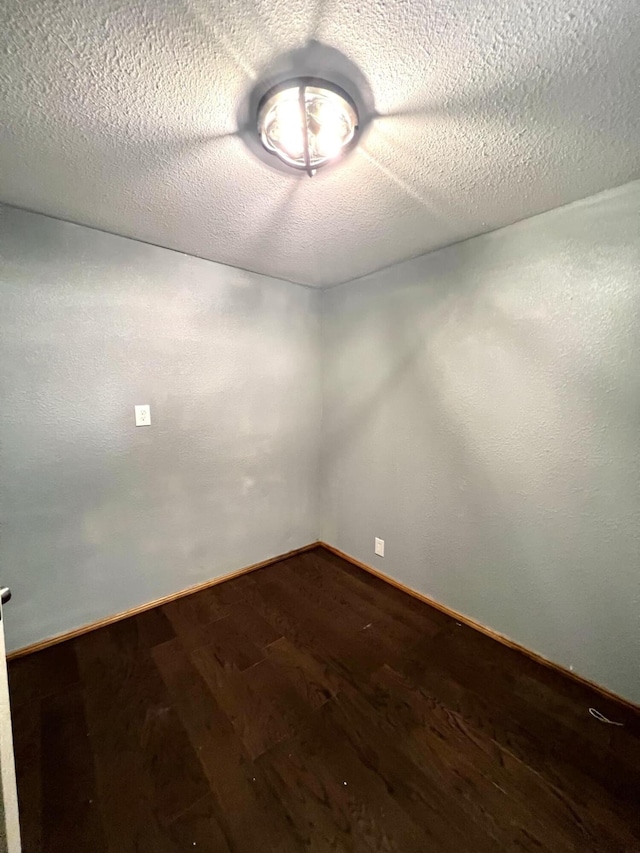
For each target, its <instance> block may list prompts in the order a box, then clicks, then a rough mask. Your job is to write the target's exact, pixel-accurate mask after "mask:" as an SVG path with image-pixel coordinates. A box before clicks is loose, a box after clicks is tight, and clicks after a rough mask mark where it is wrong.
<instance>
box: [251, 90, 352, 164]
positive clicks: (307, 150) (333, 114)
mask: <svg viewBox="0 0 640 853" xmlns="http://www.w3.org/2000/svg"><path fill="white" fill-rule="evenodd" d="M357 128H358V115H357V113H356V109H355V106H354V105H353V104H352V103H351V102H350V101H349V99H348V97H347V95H346V93H342V92H341V91H338V90H337V89H335V88H333V87H331V86H330V85H329V84H327V86H326V87H325V86H323V85H322V83H321V81H316V80H314V81H313V82H312V83H309V82H305V81H304V80H300V81H292V82H291V84H290V85H285V86H284V87H280V88H278V90H277V91H275V92H272V93H268V94H267V95H266V96H265V98H264V99H263V101H262V103H261V105H260V109H259V111H258V132H259V134H260V139H261V140H262V144H263V145H264V147H265V148H266V149H267V151H271V152H272V153H273V154H275V155H276V156H277V157H279V158H280V159H281V160H282V161H283V163H287V165H289V166H293V167H294V168H295V169H304V170H305V171H307V172H308V173H309V174H310V175H312V174H313V173H314V172H315V170H316V169H318V168H319V167H320V166H324V165H325V163H328V162H329V161H330V160H333V159H334V158H335V157H337V156H338V155H339V154H340V153H341V152H342V151H343V150H344V149H345V148H346V146H348V145H349V143H350V142H351V141H352V140H353V138H354V136H355V132H356V130H357Z"/></svg>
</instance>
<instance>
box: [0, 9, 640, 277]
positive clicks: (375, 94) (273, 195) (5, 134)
mask: <svg viewBox="0 0 640 853" xmlns="http://www.w3.org/2000/svg"><path fill="white" fill-rule="evenodd" d="M316 42H319V43H320V46H319V47H318V46H317V45H316V46H315V48H314V46H313V43H316ZM310 43H311V45H312V46H311V47H310V48H309V47H308V46H309V44H310ZM305 46H307V47H305ZM291 52H293V54H292V53H291ZM283 55H284V56H285V59H282V58H281V57H283ZM341 56H343V57H344V60H342V59H341V58H340V57H341ZM639 56H640V11H639V9H638V0H574V2H571V0H526V2H525V0H466V2H459V0H386V2H384V0H262V2H255V0H217V2H211V0H209V2H204V0H146V2H141V0H93V2H88V0H39V2H24V0H4V3H3V4H2V7H1V8H0V201H4V202H6V203H9V204H13V205H17V206H20V207H25V208H28V209H31V210H36V211H40V212H42V213H47V214H50V215H52V216H57V217H61V218H64V219H70V220H72V221H75V222H80V223H83V224H86V225H91V226H94V227H97V228H101V229H104V230H107V231H112V232H115V233H118V234H123V235H127V236H130V237H135V238H138V239H140V240H146V241H149V242H151V243H157V244H159V245H162V246H168V247H170V248H174V249H178V250H181V251H183V252H188V253H191V254H194V255H199V256H201V257H205V258H210V259H212V260H215V261H221V262H223V263H227V264H233V265H234V266H240V267H244V268H247V269H251V270H256V271H258V272H262V273H266V274H270V275H274V276H280V277H282V278H286V279H290V280H292V281H298V282H302V283H307V284H313V285H327V284H333V283H337V282H341V281H346V280H348V279H350V278H354V277H357V276H360V275H363V274H365V273H367V272H370V271H372V270H374V269H377V268H379V267H382V266H386V265H389V264H391V263H394V262H395V261H398V260H401V259H404V258H407V257H410V256H413V255H417V254H420V253H422V252H427V251H429V250H431V249H434V248H436V247H439V246H442V245H445V244H447V243H452V242H455V241H457V240H461V239H464V238H466V237H469V236H471V235H473V234H477V233H479V232H482V231H488V230H491V229H494V228H496V227H499V226H501V225H505V224H507V223H510V222H513V221H515V220H518V219H522V218H524V217H526V216H529V215H531V214H534V213H537V212H540V211H542V210H545V209H548V208H551V207H556V206H558V205H561V204H564V203H565V202H568V201H572V200H574V199H576V198H579V197H583V196H586V195H589V194H591V193H594V192H597V191H598V190H601V189H603V188H605V187H610V186H614V185H616V184H620V183H623V182H625V181H627V180H630V179H632V178H635V177H637V176H638V175H640V61H639ZM305 57H306V58H305ZM274 63H275V71H274ZM287 65H288V66H290V67H291V68H292V70H298V69H299V70H300V71H306V72H310V73H318V74H321V75H322V74H323V73H324V74H325V76H328V77H334V78H335V77H340V76H341V75H342V76H343V77H345V78H351V82H352V83H353V82H354V81H355V82H357V83H358V88H359V89H360V90H361V97H362V99H363V109H364V110H365V111H367V110H369V111H370V110H371V109H374V110H375V113H376V114H377V115H378V116H379V117H377V118H375V119H373V120H372V121H371V122H369V124H368V127H367V128H366V130H365V132H364V133H363V135H362V137H361V140H360V144H359V145H358V146H357V147H356V148H355V149H354V150H353V151H352V152H351V153H350V154H349V155H348V156H347V157H346V158H345V159H344V160H343V161H342V162H340V163H339V164H337V165H335V166H333V167H331V168H329V169H327V170H326V171H324V172H320V173H319V174H318V175H317V176H316V177H315V178H313V179H309V178H308V177H306V176H304V175H299V174H283V173H281V172H279V171H278V170H277V169H274V168H272V167H271V166H270V165H269V164H268V163H266V162H264V159H261V157H259V156H256V153H255V152H254V150H252V147H251V145H248V144H247V133H246V131H244V132H243V127H245V120H246V116H247V115H249V114H250V108H251V104H252V103H253V102H252V101H251V93H252V92H254V93H255V91H256V87H258V89H259V87H260V83H261V82H262V81H265V80H268V79H269V78H270V75H271V76H273V74H274V73H276V72H277V71H278V70H282V68H284V67H286V66H287ZM354 69H359V72H360V75H361V76H359V75H358V73H356V72H355V70H354Z"/></svg>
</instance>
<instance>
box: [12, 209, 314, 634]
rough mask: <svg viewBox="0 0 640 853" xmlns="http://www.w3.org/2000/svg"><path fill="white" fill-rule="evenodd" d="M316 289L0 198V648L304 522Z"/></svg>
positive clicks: (135, 599)
mask: <svg viewBox="0 0 640 853" xmlns="http://www.w3.org/2000/svg"><path fill="white" fill-rule="evenodd" d="M317 300H318V294H317V293H315V292H313V291H311V290H308V289H306V288H303V287H300V286H297V285H292V284H287V283H285V282H280V281H276V280H273V279H269V278H264V277H261V276H258V275H255V274H252V273H245V272H242V271H239V270H236V269H232V268H229V267H225V266H221V265H218V264H214V263H211V262H208V261H202V260H197V259H195V258H191V257H187V256H185V255H180V254H177V253H175V252H170V251H167V250H164V249H159V248H155V247H152V246H148V245H144V244H141V243H136V242H133V241H130V240H126V239H123V238H119V237H113V236H110V235H107V234H103V233H100V232H97V231H92V230H89V229H86V228H82V227H78V226H75V225H70V224H66V223H62V222H58V221H55V220H52V219H48V218H45V217H42V216H37V215H34V214H29V213H24V212H20V211H16V210H11V209H9V208H0V335H1V344H0V394H1V399H2V416H1V418H0V444H1V469H0V478H1V479H0V581H1V582H2V583H4V584H8V585H9V586H11V588H12V590H13V594H14V598H13V601H12V602H11V604H10V605H9V607H8V608H7V611H6V616H7V619H6V631H7V643H8V647H9V648H10V649H15V648H18V647H20V646H24V645H25V644H28V643H32V642H34V641H36V640H39V639H41V638H44V637H49V636H52V635H54V634H57V633H59V632H62V631H67V630H69V629H72V628H74V627H77V626H80V625H83V624H85V623H88V622H91V621H93V620H96V619H99V618H100V617H103V616H106V615H109V614H113V613H116V612H118V611H122V610H124V609H127V608H130V607H135V606H136V605H139V604H142V603H143V602H147V601H149V600H152V599H155V598H157V597H160V596H164V595H166V594H168V593H171V592H174V591H177V590H180V589H183V588H184V587H188V586H190V585H192V584H197V583H198V582H200V581H205V580H207V579H209V578H214V577H216V576H217V575H221V574H224V573H227V572H230V571H233V570H235V569H239V568H241V567H243V566H246V565H248V564H251V563H255V562H257V561H260V560H263V559H265V558H267V557H271V556H274V555H277V554H280V553H282V552H284V551H288V550H290V549H292V548H296V547H299V546H301V545H305V544H307V543H308V542H311V541H313V540H315V539H316V538H317V533H318V531H317V518H318V500H317V498H318V471H317V464H318V446H319V416H320V381H319V372H318V344H319V316H318V310H317ZM135 403H150V404H151V417H152V426H151V427H142V428H136V427H135V426H134V421H133V406H134V404H135Z"/></svg>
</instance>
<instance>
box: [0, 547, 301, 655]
mask: <svg viewBox="0 0 640 853" xmlns="http://www.w3.org/2000/svg"><path fill="white" fill-rule="evenodd" d="M317 547H318V542H310V543H309V544H308V545H303V546H302V548H296V549H294V550H293V551H288V552H287V553H286V554H279V555H278V556H277V557H270V558H269V559H268V560H262V562H260V563H254V564H253V565H251V566H246V567H245V568H243V569H238V570H237V571H235V572H230V573H229V574H227V575H222V577H219V578H214V579H213V580H209V581H204V582H203V583H199V584H196V585H195V586H190V587H187V589H181V590H179V592H172V593H170V594H169V595H165V596H164V598H157V599H156V600H155V601H149V602H147V603H146V604H141V605H139V606H138V607H132V608H131V609H130V610H123V611H122V613H115V614H114V615H113V616H106V617H105V618H104V619H98V621H97V622H91V623H89V624H88V625H82V626H81V627H80V628H74V629H73V630H72V631H66V632H65V633H64V634H56V636H55V637H48V638H47V639H46V640H39V641H38V642H37V643H31V645H29V646H23V648H21V649H16V650H15V651H13V652H9V654H8V655H7V660H15V659H16V658H21V657H24V656H25V655H30V654H32V653H33V652H40V651H42V650H43V649H48V648H49V646H56V645H57V644H58V643H64V642H65V640H72V639H73V638H74V637H80V636H82V634H88V633H89V631H95V630H96V629H97V628H104V627H105V626H106V625H113V623H114V622H120V621H121V620H122V619H128V618H129V616H137V615H138V614H139V613H144V612H145V610H152V609H153V608H154V607H159V606H160V605H161V604H169V602H170V601H176V599H178V598H183V597H184V596H185V595H191V594H192V593H194V592H200V591H201V590H203V589H208V588H209V587H210V586H216V585H217V584H219V583H224V582H225V581H230V580H231V579H232V578H237V577H240V575H246V574H249V572H255V571H256V569H264V568H265V566H270V565H272V564H273V563H278V562H279V561H280V560H286V559H287V558H288V557H295V556H296V554H303V553H304V552H305V551H311V550H312V549H314V548H317Z"/></svg>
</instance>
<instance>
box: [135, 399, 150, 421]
mask: <svg viewBox="0 0 640 853" xmlns="http://www.w3.org/2000/svg"><path fill="white" fill-rule="evenodd" d="M134 409H135V413H136V426H151V406H149V405H146V404H145V405H144V406H134Z"/></svg>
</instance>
